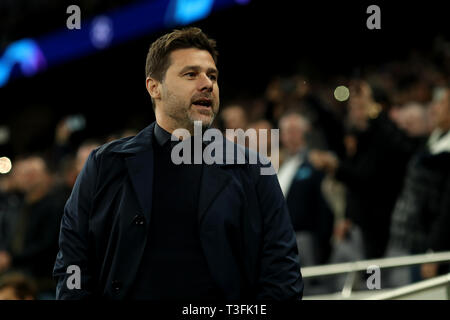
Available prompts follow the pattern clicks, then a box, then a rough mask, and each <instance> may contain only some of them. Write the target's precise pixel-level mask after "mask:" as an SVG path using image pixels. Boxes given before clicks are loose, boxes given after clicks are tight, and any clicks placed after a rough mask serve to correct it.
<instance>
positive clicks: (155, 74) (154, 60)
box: [145, 27, 218, 81]
mask: <svg viewBox="0 0 450 320" xmlns="http://www.w3.org/2000/svg"><path fill="white" fill-rule="evenodd" d="M188 48H197V49H201V50H206V51H208V52H209V53H210V54H211V56H212V58H213V59H214V62H215V63H216V64H217V56H218V52H217V50H216V41H215V40H213V39H210V38H208V37H207V36H206V34H204V33H203V32H202V30H201V29H200V28H195V27H189V28H185V29H182V30H174V31H172V32H171V33H167V34H165V35H163V36H161V37H160V38H158V39H157V40H156V41H155V42H153V43H152V45H151V46H150V49H149V50H148V54H147V61H146V64H145V76H146V77H152V78H155V79H156V80H158V81H163V80H164V76H165V74H166V71H167V69H168V68H169V66H170V53H171V52H172V51H175V50H178V49H188Z"/></svg>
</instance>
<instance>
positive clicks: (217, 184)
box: [198, 164, 231, 223]
mask: <svg viewBox="0 0 450 320" xmlns="http://www.w3.org/2000/svg"><path fill="white" fill-rule="evenodd" d="M230 181H231V175H230V174H229V173H227V172H226V171H225V170H223V169H222V168H221V167H220V165H215V164H212V165H204V167H203V173H202V178H201V183H200V194H199V202H198V221H199V223H200V222H201V221H202V219H203V217H204V216H205V214H206V212H207V210H208V208H209V207H210V205H211V203H212V202H213V201H214V199H215V198H217V196H218V195H219V193H220V192H221V191H222V190H223V189H224V188H225V187H226V185H227V184H228V183H229V182H230Z"/></svg>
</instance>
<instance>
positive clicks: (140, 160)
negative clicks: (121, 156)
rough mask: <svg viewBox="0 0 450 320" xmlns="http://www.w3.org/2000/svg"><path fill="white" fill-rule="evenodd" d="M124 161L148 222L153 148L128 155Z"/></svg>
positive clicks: (151, 187)
mask: <svg viewBox="0 0 450 320" xmlns="http://www.w3.org/2000/svg"><path fill="white" fill-rule="evenodd" d="M126 163H127V168H128V172H129V175H130V179H131V182H132V185H133V188H134V191H135V192H136V194H137V198H138V200H139V204H140V206H141V209H142V212H143V215H144V217H145V219H146V222H147V223H149V221H150V213H151V209H152V195H153V150H152V149H150V150H147V151H144V152H141V153H138V154H136V155H134V156H131V157H128V158H126Z"/></svg>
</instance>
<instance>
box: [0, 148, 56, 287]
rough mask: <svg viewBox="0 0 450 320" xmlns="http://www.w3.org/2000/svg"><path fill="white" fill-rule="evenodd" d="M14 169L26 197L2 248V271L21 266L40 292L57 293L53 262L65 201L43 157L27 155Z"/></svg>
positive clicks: (18, 185)
mask: <svg viewBox="0 0 450 320" xmlns="http://www.w3.org/2000/svg"><path fill="white" fill-rule="evenodd" d="M13 171H14V172H15V179H16V184H17V188H18V189H19V190H20V191H21V192H22V193H23V195H24V197H23V203H22V204H21V205H20V206H19V207H18V208H17V211H16V212H15V213H14V219H13V221H12V222H11V227H12V231H13V232H11V234H10V237H9V238H8V239H7V241H6V245H5V248H3V249H2V250H1V251H0V272H4V271H8V270H20V271H22V272H25V273H26V274H29V275H30V276H32V277H34V278H35V279H36V283H37V286H38V289H39V292H41V293H43V292H51V293H53V292H54V289H55V283H54V281H53V280H52V266H53V263H54V259H55V257H56V254H57V248H58V247H57V244H58V243H57V241H58V230H59V228H58V227H59V220H60V219H59V217H60V216H61V212H62V211H63V206H64V203H63V202H62V201H60V198H59V197H57V196H55V195H54V193H53V190H52V187H53V180H52V176H51V174H50V172H49V170H48V167H47V164H46V162H45V160H44V158H43V157H41V156H37V155H33V156H26V157H23V158H22V159H20V160H17V161H16V163H15V166H14V168H13Z"/></svg>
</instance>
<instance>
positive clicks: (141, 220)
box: [133, 214, 145, 225]
mask: <svg viewBox="0 0 450 320" xmlns="http://www.w3.org/2000/svg"><path fill="white" fill-rule="evenodd" d="M133 221H134V223H135V224H137V225H143V224H144V223H145V219H144V217H143V216H142V215H140V214H137V215H136V216H135V217H134V218H133Z"/></svg>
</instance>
